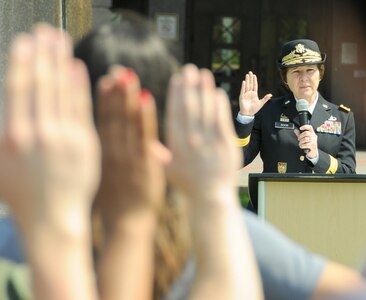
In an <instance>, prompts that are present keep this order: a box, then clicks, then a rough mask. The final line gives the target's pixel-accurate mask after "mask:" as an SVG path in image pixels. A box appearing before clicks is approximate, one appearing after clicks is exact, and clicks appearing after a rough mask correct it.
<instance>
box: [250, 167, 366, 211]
mask: <svg viewBox="0 0 366 300" xmlns="http://www.w3.org/2000/svg"><path fill="white" fill-rule="evenodd" d="M248 176H249V179H248V189H249V197H250V200H251V202H252V203H253V206H254V208H255V209H257V208H258V182H259V181H283V182H332V183H344V182H355V183H366V175H365V174H362V175H360V174H313V173H285V174H279V173H249V175H248Z"/></svg>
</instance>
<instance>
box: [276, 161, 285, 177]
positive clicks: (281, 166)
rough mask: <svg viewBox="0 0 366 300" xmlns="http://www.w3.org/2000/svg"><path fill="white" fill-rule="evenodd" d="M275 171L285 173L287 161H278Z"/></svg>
mask: <svg viewBox="0 0 366 300" xmlns="http://www.w3.org/2000/svg"><path fill="white" fill-rule="evenodd" d="M277 171H278V173H280V174H285V173H286V171H287V163H285V162H278V163H277Z"/></svg>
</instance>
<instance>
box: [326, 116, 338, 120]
mask: <svg viewBox="0 0 366 300" xmlns="http://www.w3.org/2000/svg"><path fill="white" fill-rule="evenodd" d="M328 121H337V118H336V117H334V116H330V117H329V119H328Z"/></svg>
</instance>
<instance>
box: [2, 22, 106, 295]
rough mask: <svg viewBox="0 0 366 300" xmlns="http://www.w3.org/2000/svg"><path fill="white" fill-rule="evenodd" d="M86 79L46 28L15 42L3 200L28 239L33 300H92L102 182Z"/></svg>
mask: <svg viewBox="0 0 366 300" xmlns="http://www.w3.org/2000/svg"><path fill="white" fill-rule="evenodd" d="M89 92H90V87H89V81H88V75H87V71H86V68H85V66H84V65H83V63H81V62H80V61H78V60H76V59H74V58H73V55H72V45H71V40H70V38H69V37H68V35H67V34H66V33H63V32H61V31H60V30H58V29H54V28H52V27H50V26H48V25H46V24H41V25H37V26H36V27H35V29H34V30H33V32H32V33H31V34H20V35H18V36H17V37H16V38H15V40H14V41H13V43H12V46H11V48H10V55H9V66H8V69H7V75H6V98H5V103H6V109H5V122H4V124H3V126H4V130H3V133H2V136H1V138H0V164H1V166H2V167H1V169H0V193H1V195H2V196H3V198H4V199H5V200H6V202H7V203H8V204H9V206H10V207H11V210H12V213H13V214H14V216H15V219H16V221H17V223H18V224H19V226H20V229H21V233H22V235H23V238H24V245H25V250H26V255H27V261H28V263H29V265H30V267H31V270H32V277H33V281H34V290H35V298H36V299H47V300H49V299H95V298H96V290H95V286H94V282H93V272H92V270H93V268H92V261H91V255H90V246H91V245H90V210H91V204H92V202H93V200H94V196H95V192H96V190H97V186H98V184H99V178H100V147H99V140H98V138H97V133H96V131H95V128H94V125H93V120H92V110H91V98H90V94H89Z"/></svg>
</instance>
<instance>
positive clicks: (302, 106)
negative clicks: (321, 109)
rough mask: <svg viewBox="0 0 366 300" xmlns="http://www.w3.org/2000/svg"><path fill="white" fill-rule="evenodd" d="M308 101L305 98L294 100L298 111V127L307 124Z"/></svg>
mask: <svg viewBox="0 0 366 300" xmlns="http://www.w3.org/2000/svg"><path fill="white" fill-rule="evenodd" d="M308 108H309V103H308V101H306V100H305V99H300V100H298V101H297V102H296V110H297V112H298V113H299V122H300V127H301V126H302V125H306V124H309V111H308Z"/></svg>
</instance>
